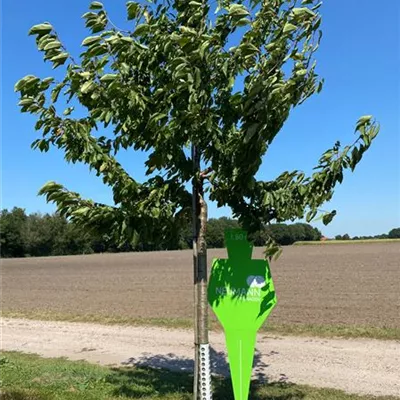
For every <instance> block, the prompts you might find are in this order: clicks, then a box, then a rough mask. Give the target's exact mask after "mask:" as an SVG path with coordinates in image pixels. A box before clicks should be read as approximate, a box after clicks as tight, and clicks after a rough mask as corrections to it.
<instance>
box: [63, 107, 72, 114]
mask: <svg viewBox="0 0 400 400" xmlns="http://www.w3.org/2000/svg"><path fill="white" fill-rule="evenodd" d="M72 111H74V107H68V108H66V109H65V110H64V112H63V114H64V115H70V114H71V113H72Z"/></svg>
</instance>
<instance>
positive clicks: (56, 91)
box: [51, 83, 64, 103]
mask: <svg viewBox="0 0 400 400" xmlns="http://www.w3.org/2000/svg"><path fill="white" fill-rule="evenodd" d="M63 87H64V84H63V83H59V84H58V85H56V86H55V88H54V89H53V90H52V91H51V101H52V102H53V103H55V102H56V101H57V99H58V96H59V94H60V92H61V89H62V88H63Z"/></svg>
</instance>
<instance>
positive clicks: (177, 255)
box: [2, 243, 400, 328]
mask: <svg viewBox="0 0 400 400" xmlns="http://www.w3.org/2000/svg"><path fill="white" fill-rule="evenodd" d="M225 256H226V252H225V250H210V251H209V264H210V263H211V260H212V258H214V257H225ZM253 258H262V249H256V250H255V251H254V255H253ZM191 262H192V255H191V251H171V252H154V253H125V254H101V255H89V256H69V257H49V258H26V259H9V260H7V259H6V260H3V261H2V264H3V265H2V309H3V311H5V312H22V313H29V312H38V311H39V312H50V313H58V314H74V315H77V316H80V315H87V314H101V315H109V316H111V317H116V316H122V317H129V318H190V317H191V315H192V308H193V304H192V301H193V295H192V279H193V278H192V277H193V273H192V266H191ZM272 274H273V278H274V281H275V287H276V291H277V296H278V306H277V307H276V308H275V309H274V311H273V313H272V315H271V317H270V320H271V322H274V323H277V324H296V323H301V324H318V325H325V324H326V325H342V324H346V325H358V326H379V327H396V328H399V327H400V286H399V285H400V284H399V282H400V243H382V244H380V243H370V244H354V245H335V246H323V245H321V246H293V247H288V248H285V249H284V252H283V255H282V257H281V258H280V259H279V260H278V261H277V262H274V263H273V264H272Z"/></svg>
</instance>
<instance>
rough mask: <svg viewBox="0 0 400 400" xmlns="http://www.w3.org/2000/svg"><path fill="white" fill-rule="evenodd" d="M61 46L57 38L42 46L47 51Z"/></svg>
mask: <svg viewBox="0 0 400 400" xmlns="http://www.w3.org/2000/svg"><path fill="white" fill-rule="evenodd" d="M60 47H61V43H60V42H59V41H58V40H54V41H53V42H50V43H49V44H46V46H44V49H43V50H44V51H48V50H51V49H58V48H60Z"/></svg>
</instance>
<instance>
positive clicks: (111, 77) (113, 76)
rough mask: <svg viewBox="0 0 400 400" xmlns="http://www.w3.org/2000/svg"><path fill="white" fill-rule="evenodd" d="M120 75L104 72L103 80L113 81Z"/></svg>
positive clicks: (101, 79)
mask: <svg viewBox="0 0 400 400" xmlns="http://www.w3.org/2000/svg"><path fill="white" fill-rule="evenodd" d="M117 77H118V75H117V74H104V75H103V76H102V77H101V78H100V81H101V82H111V81H113V80H114V79H116V78H117Z"/></svg>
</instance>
